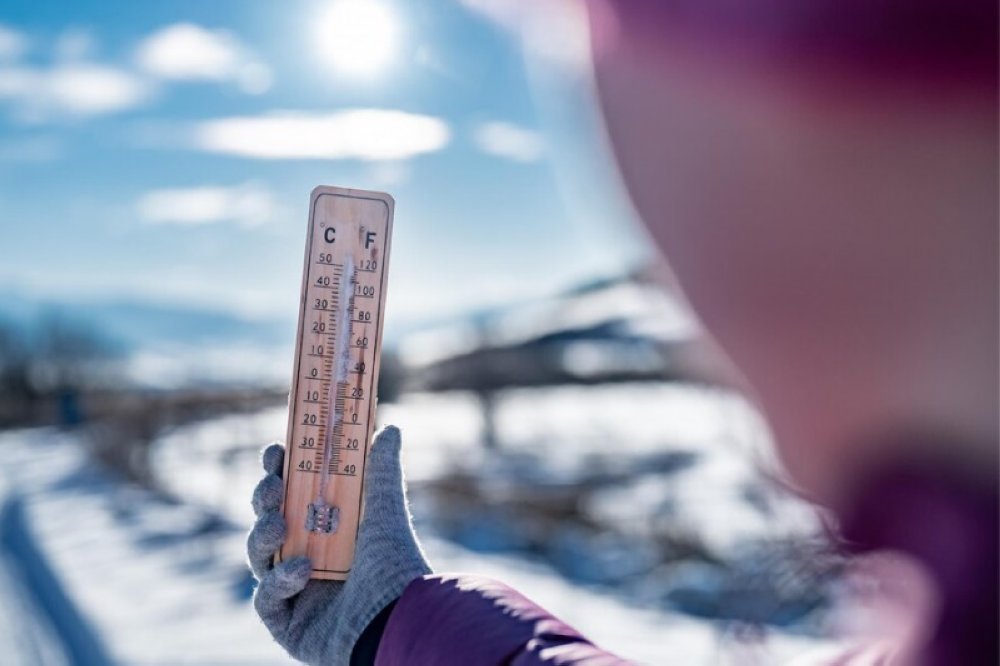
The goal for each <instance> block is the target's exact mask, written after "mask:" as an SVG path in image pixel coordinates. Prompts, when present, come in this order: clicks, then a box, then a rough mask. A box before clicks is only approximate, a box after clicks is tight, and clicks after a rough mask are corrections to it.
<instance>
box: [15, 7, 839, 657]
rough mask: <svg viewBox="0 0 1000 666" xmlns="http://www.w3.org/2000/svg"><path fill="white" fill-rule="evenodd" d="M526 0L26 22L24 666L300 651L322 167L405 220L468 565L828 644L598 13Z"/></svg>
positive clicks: (419, 337) (19, 554) (683, 629)
mask: <svg viewBox="0 0 1000 666" xmlns="http://www.w3.org/2000/svg"><path fill="white" fill-rule="evenodd" d="M526 4H527V3H521V4H518V3H514V2H504V1H501V0H461V1H460V0H451V1H448V0H421V1H420V2H405V3H404V2H400V1H397V2H392V1H390V0H378V1H375V0H371V1H367V0H365V1H363V0H294V1H291V2H285V3H268V2H238V3H237V2H230V1H225V2H212V3H203V2H175V3H138V2H125V1H124V0H115V1H108V0H101V1H97V0H79V1H78V2H74V3H45V4H42V3H36V2H25V1H21V0H8V1H7V2H5V3H4V4H3V7H2V9H0V224H2V227H0V428H2V429H3V430H2V432H0V503H2V510H0V649H2V650H3V652H4V655H5V656H4V663H24V664H64V663H87V664H110V663H121V664H179V663H185V664H187V663H190V664H226V663H231V664H277V663H286V662H287V661H288V659H287V658H286V657H284V655H283V653H282V652H281V650H280V648H278V647H277V646H276V645H274V644H273V643H272V642H271V639H270V637H269V636H268V634H267V632H266V631H265V629H264V628H263V627H262V626H261V625H260V624H259V623H258V621H257V619H256V617H255V616H254V614H253V612H252V609H251V606H250V597H251V594H252V590H253V581H252V578H251V577H250V575H249V572H248V571H247V568H246V565H245V564H244V562H243V539H244V534H245V532H246V530H247V528H248V526H249V524H250V521H251V519H252V513H251V511H250V506H249V498H250V492H251V490H252V488H253V486H254V484H255V483H256V481H257V479H258V477H259V475H260V469H259V462H258V455H259V451H260V449H261V448H262V447H263V446H264V445H265V444H267V443H268V442H270V441H273V440H280V439H282V438H283V437H284V433H285V427H286V411H285V401H286V397H287V391H288V385H289V378H290V374H291V362H292V355H293V342H294V335H295V327H296V323H295V319H296V315H297V308H298V298H299V286H300V279H301V278H300V270H301V265H302V252H303V247H304V240H305V229H306V215H307V208H308V197H309V192H310V190H311V189H312V188H313V187H314V186H316V185H318V184H332V185H340V186H345V187H355V188H370V189H378V190H383V191H387V192H390V193H391V194H392V195H393V196H394V197H395V199H396V202H397V209H396V221H395V237H394V240H393V257H392V264H391V270H390V290H389V296H388V306H387V319H386V346H385V349H384V358H383V371H382V372H383V376H382V381H381V385H380V390H379V398H380V407H379V420H380V422H382V423H389V422H391V423H395V424H397V425H399V426H400V427H401V428H402V430H403V434H404V456H405V460H404V463H405V466H406V470H407V473H408V477H409V482H410V490H411V500H412V505H413V510H414V513H415V517H416V521H417V525H418V533H419V534H420V535H421V538H422V540H423V542H424V545H425V547H426V549H427V551H428V555H429V558H430V560H431V562H432V564H433V565H434V566H435V568H436V569H437V570H439V571H457V570H462V571H473V572H479V573H483V574H487V575H491V576H495V577H497V578H500V579H502V580H504V581H505V582H508V583H509V584H511V585H513V586H515V587H517V588H518V589H520V590H521V591H522V592H523V593H525V594H526V595H528V596H529V597H532V598H533V599H535V600H536V601H538V602H539V603H540V604H541V605H543V606H545V607H546V608H548V609H549V610H551V611H552V612H553V613H555V614H556V615H559V616H560V617H562V618H563V619H564V620H566V621H567V622H569V623H570V624H572V625H574V626H576V627H577V628H578V629H579V630H581V631H582V632H583V633H584V634H586V635H588V636H589V637H590V638H592V639H593V640H594V641H595V642H597V643H598V644H600V645H602V646H603V647H605V648H607V649H609V650H611V651H613V652H616V653H618V654H620V655H622V656H624V657H628V658H632V659H635V660H638V661H641V662H645V663H661V662H662V661H663V660H664V659H665V658H666V655H670V657H671V658H672V659H675V660H677V661H679V662H682V663H720V662H724V661H725V660H726V659H729V660H731V661H732V663H752V660H753V659H755V658H758V659H765V660H768V661H769V660H771V659H775V658H779V657H785V656H793V655H795V654H798V653H800V652H802V651H804V650H807V649H814V648H816V647H817V646H820V647H821V646H822V644H823V639H822V638H821V636H822V635H823V633H824V631H825V629H826V627H827V626H828V624H829V622H830V621H831V620H830V618H831V608H833V607H834V606H835V600H836V598H837V596H838V594H841V593H842V589H841V588H842V587H843V585H842V584H841V583H839V582H838V571H839V569H840V563H839V560H838V559H837V557H836V556H835V555H834V554H833V548H832V546H831V544H830V543H829V542H828V541H827V539H826V537H825V536H824V530H823V525H822V521H821V517H820V516H819V515H818V514H817V513H816V511H815V510H814V509H813V508H812V507H810V506H808V505H806V504H804V503H803V502H801V501H799V500H797V499H796V498H795V497H794V496H793V495H792V494H791V493H789V492H787V491H785V490H784V489H782V488H781V486H780V484H778V483H776V482H775V481H774V480H773V477H775V476H776V474H775V469H774V464H773V461H772V456H771V451H770V444H769V440H768V435H767V432H766V429H765V428H764V426H763V424H762V422H761V420H760V418H759V417H758V416H757V414H756V413H755V412H754V410H753V409H752V408H751V407H750V406H749V405H748V404H747V403H746V402H745V401H744V400H743V399H742V398H741V397H739V395H737V394H736V393H735V392H733V391H732V390H730V389H728V388H726V382H725V381H724V380H723V379H722V378H723V377H724V374H725V373H724V372H723V370H722V365H721V363H719V361H718V360H717V359H716V358H714V357H713V355H712V353H711V351H710V349H709V348H708V347H707V345H706V344H705V343H704V341H703V340H702V338H701V335H700V333H699V329H698V326H697V324H696V322H694V321H693V319H692V317H691V316H689V315H688V314H687V312H686V309H685V307H684V304H683V302H682V301H681V300H680V299H679V298H678V297H677V295H676V294H675V293H673V292H672V290H671V289H670V288H669V284H670V282H669V279H668V277H667V276H666V275H665V271H664V270H663V268H662V267H661V266H660V265H659V264H658V263H657V259H656V257H655V256H654V255H653V254H652V251H651V246H650V244H649V243H648V242H647V241H646V239H645V238H644V237H643V235H642V233H643V232H642V231H641V230H640V228H639V227H638V225H637V224H636V223H635V222H634V220H633V213H632V211H631V210H630V208H629V206H628V204H627V203H626V201H625V199H624V197H623V196H622V193H621V191H620V188H619V185H618V180H617V176H616V175H615V172H614V167H613V165H612V162H611V159H610V157H609V155H608V152H607V149H606V146H605V145H604V140H603V134H602V129H601V122H600V118H599V116H598V112H597V109H596V106H595V104H594V100H593V95H592V89H591V78H590V69H589V66H588V53H587V50H588V49H587V44H588V37H587V33H586V23H585V20H584V17H583V16H581V14H580V12H579V7H578V6H576V5H575V4H573V3H564V2H556V1H552V2H545V3H538V5H537V6H534V5H533V7H532V9H531V10H530V11H526V10H525V5H526ZM761 655H767V656H766V657H762V656H761ZM8 657H9V659H8Z"/></svg>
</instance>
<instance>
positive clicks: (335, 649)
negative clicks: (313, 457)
mask: <svg viewBox="0 0 1000 666" xmlns="http://www.w3.org/2000/svg"><path fill="white" fill-rule="evenodd" d="M399 449H400V434H399V429H398V428H395V427H394V426H389V427H387V428H385V429H384V430H383V431H382V432H381V433H379V435H378V436H376V438H375V442H374V444H373V445H372V449H371V452H370V454H369V456H368V461H367V465H366V467H367V469H366V473H365V484H364V494H365V502H364V515H363V517H362V519H361V525H360V527H359V530H358V541H357V547H356V550H355V555H354V565H353V566H352V568H351V573H350V576H349V577H348V579H347V580H346V581H343V582H341V581H328V580H310V579H309V575H310V573H311V571H312V565H311V563H310V561H309V559H308V558H306V557H296V558H291V559H288V560H285V561H283V562H281V563H280V564H278V565H277V566H272V563H273V558H274V554H275V553H276V552H277V551H278V549H279V548H280V547H281V544H282V543H283V542H284V540H285V519H284V516H282V514H281V508H280V507H281V499H282V493H283V491H284V488H283V485H282V482H281V473H282V466H283V463H284V458H285V449H284V447H283V446H281V445H280V444H272V445H271V446H269V447H268V448H267V449H265V450H264V453H263V456H262V458H263V461H262V462H263V465H264V471H265V472H266V476H265V477H264V478H263V480H261V482H260V483H259V484H258V485H257V488H256V490H254V494H253V508H254V512H255V513H256V514H257V522H256V524H254V526H253V529H252V530H251V531H250V534H249V536H248V537H247V557H248V559H249V562H250V568H251V570H252V571H253V574H254V577H255V578H257V580H258V581H259V584H258V585H257V590H256V592H255V593H254V597H253V601H254V608H255V609H256V610H257V614H258V615H260V619H261V620H263V622H264V625H265V626H266V627H267V628H268V630H269V631H270V632H271V635H272V636H274V639H275V640H276V641H277V642H278V644H279V645H281V646H282V647H283V648H285V650H287V651H288V653H289V654H290V655H292V656H293V657H295V658H296V659H298V660H300V661H304V662H306V663H308V664H317V665H318V664H323V665H324V666H328V665H331V664H333V665H340V664H344V665H345V666H346V665H347V664H349V663H350V659H351V651H352V650H353V649H354V644H355V643H356V642H357V640H358V637H359V636H360V635H361V633H362V632H363V631H364V630H365V627H367V626H368V623H369V622H371V621H372V619H373V618H374V617H375V616H376V615H378V613H379V612H380V611H381V610H382V609H383V608H385V607H386V606H388V605H389V604H390V603H392V602H393V601H395V600H396V599H398V598H399V596H400V595H401V594H402V593H403V590H404V589H405V588H406V586H407V585H408V584H409V583H410V582H411V581H412V580H414V579H415V578H419V577H420V576H424V575H426V574H429V573H431V568H430V566H429V565H428V564H427V561H426V560H425V559H424V555H423V553H422V552H421V550H420V544H418V543H417V537H416V534H414V532H413V523H412V521H411V518H410V512H409V509H408V507H407V501H406V488H405V484H404V481H403V469H402V466H401V465H400V461H399Z"/></svg>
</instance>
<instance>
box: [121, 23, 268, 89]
mask: <svg viewBox="0 0 1000 666" xmlns="http://www.w3.org/2000/svg"><path fill="white" fill-rule="evenodd" d="M136 61H137V63H138V65H139V67H140V68H142V69H143V70H144V71H146V72H148V73H149V74H151V75H153V76H156V77H158V78H161V79H166V80H172V81H215V82H221V81H233V82H235V83H236V84H237V85H238V86H239V87H240V88H241V89H242V90H243V91H244V92H248V93H253V94H259V93H262V92H265V91H266V90H267V89H268V88H270V87H271V71H270V69H269V68H268V67H267V66H266V65H264V64H263V63H261V62H259V61H258V60H257V59H256V58H255V57H254V56H253V55H252V54H251V53H250V52H249V50H248V49H247V48H246V47H245V46H243V44H242V43H241V42H240V41H239V40H238V39H237V38H236V37H235V36H233V35H232V34H231V33H229V32H227V31H225V30H209V29H207V28H203V27H201V26H199V25H195V24H193V23H175V24H173V25H169V26H167V27H165V28H162V29H160V30H158V31H156V32H154V33H153V34H152V35H150V36H149V37H147V38H146V39H145V40H143V41H142V42H141V43H140V44H139V47H138V49H137V51H136Z"/></svg>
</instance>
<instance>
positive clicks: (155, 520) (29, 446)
mask: <svg viewBox="0 0 1000 666" xmlns="http://www.w3.org/2000/svg"><path fill="white" fill-rule="evenodd" d="M594 404H600V405H601V409H600V410H595V409H594V408H593V405H594ZM654 406H655V407H654ZM651 410H652V411H651ZM720 417H721V418H720ZM380 418H381V419H382V420H383V421H386V422H394V423H397V424H399V425H400V426H401V427H402V428H403V432H404V452H405V453H404V456H405V458H404V464H405V465H406V468H407V471H408V474H409V477H410V480H411V482H413V483H414V484H415V485H419V484H420V483H421V482H423V481H426V480H427V479H429V478H431V477H432V476H433V475H435V474H438V473H440V472H441V470H443V469H445V468H446V467H447V466H448V465H449V464H451V463H453V462H454V461H456V460H464V461H470V460H475V458H476V456H479V455H481V453H480V451H479V447H478V444H477V443H478V441H479V434H480V428H481V423H480V421H479V418H480V417H479V412H478V410H477V408H476V405H475V402H474V401H472V400H470V399H469V398H467V397H463V396H437V397H435V396H413V397H410V398H408V399H406V400H405V401H404V402H402V403H400V404H398V405H386V406H385V407H384V408H382V409H381V411H380ZM499 420H500V423H501V424H502V426H501V435H502V438H503V440H504V441H505V445H507V446H510V447H514V448H519V447H528V448H531V449H532V450H540V449H541V448H542V446H543V445H542V442H545V445H544V447H545V451H544V452H545V455H547V456H548V455H551V456H552V457H553V459H555V460H558V459H563V463H562V464H564V465H565V466H567V467H571V466H572V465H573V464H575V463H574V460H578V459H579V458H580V456H581V455H584V454H586V453H587V452H588V451H591V452H592V451H599V450H601V449H602V448H606V447H607V446H608V443H609V442H614V443H615V445H617V446H624V447H625V449H629V450H634V451H641V450H648V449H651V448H653V447H662V446H664V445H667V444H669V445H670V446H677V447H697V448H699V449H700V450H702V451H707V450H709V448H707V447H715V449H712V450H715V451H716V453H713V454H712V456H713V457H714V456H716V455H717V456H718V457H719V458H720V460H718V461H709V462H710V464H708V465H707V466H706V469H705V471H704V472H699V474H702V473H703V474H705V475H706V476H705V477H704V478H703V479H702V481H701V482H700V483H699V482H697V480H695V481H691V482H690V485H691V487H690V488H688V489H685V490H678V492H680V495H679V497H681V498H682V499H683V501H690V502H692V503H693V504H692V511H695V512H697V511H704V512H705V513H704V514H699V515H698V517H697V518H696V519H695V520H697V521H707V522H710V523H713V527H712V532H713V534H715V535H714V536H712V537H711V538H712V539H713V540H714V541H713V542H714V543H717V544H718V546H719V547H720V548H726V547H728V545H729V544H730V543H733V542H736V541H738V540H739V539H741V538H743V537H744V536H745V535H746V534H748V533H754V532H760V531H766V530H776V531H781V530H801V529H808V526H809V513H808V511H805V510H804V509H803V508H802V507H795V506H790V507H788V509H787V514H781V515H782V516H784V517H783V518H781V519H780V520H777V521H775V520H773V519H772V524H765V523H762V522H760V521H759V520H758V521H757V522H754V520H755V519H754V520H752V518H753V516H751V515H750V514H749V513H748V514H746V515H740V516H737V517H736V518H735V519H734V517H733V516H732V515H728V516H727V515H726V513H725V511H726V507H727V506H728V507H729V508H730V510H732V507H733V506H735V504H734V503H735V502H736V501H737V500H736V499H735V498H734V497H732V496H731V495H733V491H732V490H731V489H727V488H729V486H731V485H732V483H731V481H732V480H733V479H734V478H738V477H740V475H742V474H745V473H749V472H748V470H750V469H752V465H751V463H750V462H749V461H750V460H751V458H750V456H749V455H748V453H747V450H746V449H741V448H739V447H738V446H736V444H735V443H729V444H727V443H725V442H727V441H731V440H732V441H735V440H737V439H741V438H742V437H743V436H744V435H745V434H746V433H745V432H736V431H741V430H743V429H745V428H750V429H753V428H755V427H758V426H755V425H753V419H752V415H750V414H749V413H747V412H746V411H745V408H744V407H743V406H741V405H739V404H737V403H734V402H733V401H731V400H730V399H728V398H725V397H721V396H718V395H711V394H698V393H691V394H685V393H683V392H682V391H678V389H676V388H670V387H652V386H650V387H631V388H626V389H625V390H623V391H618V392H615V391H605V392H601V391H596V392H595V391H593V390H592V391H590V392H579V391H577V390H576V389H561V390H559V391H555V392H549V393H548V394H544V395H543V394H540V393H537V392H536V393H531V392H526V393H523V394H517V393H515V394H513V395H512V396H511V397H510V398H509V399H508V400H507V401H505V402H504V403H503V405H502V406H501V418H500V419H499ZM616 423H617V424H624V425H620V426H616V425H615V424H616ZM718 423H726V424H730V425H728V426H725V427H721V426H719V425H718ZM734 423H736V424H738V425H737V426H735V427H736V431H733V432H727V429H729V428H732V427H734V426H732V424H734ZM720 428H721V429H720ZM284 429H285V411H284V409H275V410H268V411H265V412H261V413H259V414H252V415H239V416H226V417H222V418H219V419H215V420H213V421H209V422H205V423H201V424H196V425H192V426H187V427H183V428H179V429H177V430H174V431H173V432H172V433H169V434H168V435H166V436H164V437H163V438H162V439H161V440H160V441H159V443H158V445H157V446H156V447H155V454H154V455H155V460H154V464H155V468H156V470H157V473H158V475H159V477H160V479H161V481H162V482H163V483H164V485H165V487H166V488H167V489H168V491H169V494H170V496H171V497H172V499H170V498H167V497H161V496H157V495H155V494H153V493H151V492H149V491H146V490H143V489H139V488H135V487H133V486H129V485H127V484H125V483H123V482H122V481H121V480H120V479H117V478H115V477H114V476H112V475H110V474H109V473H108V472H106V471H103V470H101V469H99V468H98V467H97V466H96V465H95V464H94V463H93V462H92V461H91V460H89V459H88V457H87V456H86V454H85V452H84V447H83V446H81V443H80V439H79V435H76V434H72V433H61V432H58V431H55V430H50V429H41V430H30V431H16V432H8V433H4V434H2V435H0V452H2V456H0V495H3V496H4V497H5V498H10V497H21V498H23V501H24V510H25V515H26V517H27V522H28V525H29V531H30V533H31V539H32V540H33V541H34V543H35V544H36V545H37V547H38V549H39V550H40V551H41V552H42V553H43V555H44V557H45V559H47V560H48V562H49V564H50V566H51V568H52V569H53V570H54V571H55V572H56V577H57V583H58V584H59V586H61V588H62V589H64V590H65V592H66V595H67V597H68V598H69V599H70V600H71V601H72V602H73V603H74V604H76V605H77V606H78V608H79V610H80V612H81V613H82V614H83V616H84V617H85V618H86V619H87V622H88V623H89V625H90V626H92V627H93V628H94V631H95V633H96V635H97V638H98V640H99V641H100V643H101V644H102V645H103V647H104V649H105V650H106V652H107V653H109V654H110V655H111V656H112V657H113V659H114V660H115V661H118V662H120V663H127V664H282V663H289V660H288V659H287V657H285V656H284V655H283V653H282V651H281V650H280V648H278V647H277V646H276V645H275V644H274V643H272V642H271V639H270V637H269V636H268V634H267V632H266V631H265V629H264V628H263V627H262V626H261V625H260V623H259V622H258V621H257V619H256V617H255V616H254V614H253V611H252V608H251V605H250V603H249V594H250V590H251V581H250V579H249V578H248V576H247V573H246V568H245V565H244V563H243V540H244V534H245V530H246V529H247V527H248V526H249V524H250V521H251V519H252V515H251V512H250V508H249V497H250V491H251V489H252V488H253V485H254V484H255V483H256V481H257V479H258V478H259V476H260V469H259V463H258V460H257V455H258V451H259V449H260V448H261V447H262V446H263V445H264V444H266V443H267V442H268V441H269V440H275V439H282V438H283V436H284ZM737 435H739V437H737ZM622 442H627V443H628V444H627V446H626V445H624V444H622ZM623 450H624V449H623ZM727 460H728V462H727ZM712 479H715V481H714V482H712V481H711V480H712ZM687 483H688V482H685V484H687ZM636 492H637V493H638V494H639V496H641V495H642V494H643V493H647V492H649V491H645V490H640V491H636ZM0 499H2V498H0ZM633 500H634V498H625V499H621V498H619V500H612V499H609V503H612V504H615V505H618V504H621V505H622V506H624V505H625V504H626V502H632V501H633ZM744 503H745V502H744ZM698 507H700V508H698ZM416 509H417V513H418V517H419V513H420V507H419V506H418V507H416ZM220 517H221V518H220ZM418 529H419V531H420V533H421V538H422V541H423V543H424V546H425V548H426V550H427V552H428V555H429V558H430V560H431V562H432V564H433V565H434V566H435V568H436V569H437V570H439V571H468V572H476V573H481V574H485V575H488V576H493V577H495V578H499V579H501V580H504V581H505V582H507V583H509V584H511V585H513V586H514V587H516V588H518V589H519V590H521V591H522V592H524V593H525V594H527V595H528V596H530V597H532V598H533V599H535V600H536V601H537V602H538V603H540V604H541V605H542V606H544V607H546V608H548V609H549V610H550V611H552V612H553V613H555V614H556V615H558V616H560V617H562V618H563V619H564V620H566V621H567V622H569V623H570V624H572V625H574V626H576V627H577V628H578V629H580V630H581V631H583V632H584V633H585V634H586V635H588V636H589V637H590V638H591V639H592V640H594V641H595V642H596V643H598V644H599V645H602V646H604V647H606V648H608V649H610V650H612V651H614V652H616V653H618V654H620V655H622V656H625V657H628V658H631V659H635V660H637V661H640V662H643V663H650V664H656V663H665V662H666V661H671V662H676V663H686V664H718V663H752V662H751V659H752V658H753V655H750V654H748V653H747V651H748V650H751V648H749V647H747V645H746V644H743V643H740V642H739V641H735V640H731V639H730V637H729V633H728V632H727V630H726V629H725V628H724V627H723V625H721V624H717V623H713V622H708V621H702V620H695V619H692V618H690V617H688V616H685V615H682V614H679V613H672V612H667V611H663V610H653V609H646V608H639V607H636V606H634V605H632V604H631V603H630V602H629V601H627V600H625V599H623V598H620V597H618V596H615V595H613V594H610V593H608V592H606V591H600V590H597V589H590V588H586V587H581V586H579V585H575V584H573V583H572V582H570V581H568V580H566V579H565V578H563V577H561V576H559V575H558V574H557V573H555V572H554V571H553V570H551V569H550V568H549V567H548V566H546V565H544V564H542V563H539V562H533V561H528V560H525V559H523V558H520V557H516V556H512V555H501V554H484V553H478V552H472V551H469V550H467V549H464V548H462V547H459V546H456V545H454V544H452V543H450V542H448V541H445V540H444V539H442V538H440V537H439V536H437V535H436V534H435V533H434V532H433V530H432V529H430V528H429V527H428V526H427V525H425V524H423V523H421V524H420V525H419V527H418ZM4 568H5V567H3V566H2V561H0V574H3V571H2V570H3V569H4ZM10 586H11V583H10V580H9V577H8V578H5V577H3V575H0V591H3V592H4V596H3V598H2V600H0V641H4V642H7V641H6V640H5V639H4V633H3V625H4V621H5V618H8V620H9V618H10V616H11V614H12V610H11V609H12V608H13V609H17V608H19V607H21V605H24V607H25V608H28V609H29V610H28V611H24V612H19V613H17V612H15V613H14V615H16V616H20V617H21V620H20V621H21V622H25V621H27V622H28V623H29V624H32V622H31V618H30V614H31V611H30V608H31V605H30V604H31V600H30V596H31V595H30V594H27V595H25V594H24V593H23V591H22V592H20V593H17V594H13V593H12V594H7V593H6V592H7V590H8V589H9V588H10ZM15 597H17V599H21V598H22V597H28V598H29V599H28V600H27V601H17V599H15ZM36 611H37V609H36ZM38 615H39V619H38V622H36V623H33V624H36V625H37V627H38V628H37V629H36V630H37V631H45V621H44V619H43V618H41V615H43V614H42V613H38ZM25 617H27V620H25ZM8 635H17V631H13V632H10V631H9V632H8ZM818 645H819V642H818V641H816V640H815V639H809V638H803V637H798V636H794V635H791V634H786V633H780V632H770V633H769V634H768V637H767V639H766V641H764V644H763V645H758V646H757V647H755V648H753V651H755V652H756V650H758V649H760V650H766V653H767V655H768V656H767V659H766V661H764V662H761V663H774V662H780V661H783V660H785V659H786V658H788V657H791V656H794V655H797V654H800V653H802V652H803V651H806V650H809V649H811V648H815V647H817V646H818ZM25 654H27V652H26V653H25ZM5 663H6V662H5ZM15 663H17V662H15ZM22 663H59V662H58V660H57V659H49V660H44V661H43V660H37V659H33V658H31V657H30V656H29V657H24V661H23V662H22Z"/></svg>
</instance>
